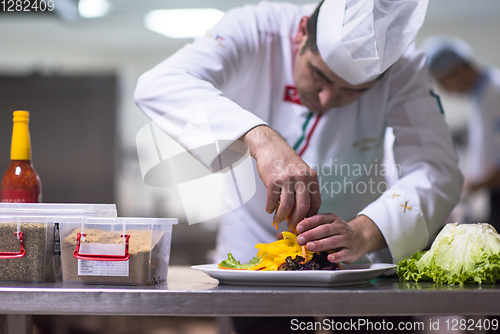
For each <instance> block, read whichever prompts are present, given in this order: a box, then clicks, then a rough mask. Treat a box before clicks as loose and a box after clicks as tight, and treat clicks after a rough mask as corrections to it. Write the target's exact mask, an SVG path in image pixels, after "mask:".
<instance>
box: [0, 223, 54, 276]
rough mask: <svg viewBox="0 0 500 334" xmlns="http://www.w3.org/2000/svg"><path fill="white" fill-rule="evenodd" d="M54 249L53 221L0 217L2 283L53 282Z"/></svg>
mask: <svg viewBox="0 0 500 334" xmlns="http://www.w3.org/2000/svg"><path fill="white" fill-rule="evenodd" d="M53 249H54V222H53V219H52V218H51V217H40V216H5V215H0V280H2V281H21V282H47V281H51V280H53V279H54V250H53Z"/></svg>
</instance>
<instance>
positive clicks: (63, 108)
mask: <svg viewBox="0 0 500 334" xmlns="http://www.w3.org/2000/svg"><path fill="white" fill-rule="evenodd" d="M52 1H53V4H54V9H55V10H54V11H51V12H48V11H45V12H33V11H32V12H24V13H14V12H7V11H6V8H5V7H3V5H4V3H5V5H8V1H0V172H1V173H3V171H4V170H6V169H7V166H8V164H9V151H10V139H11V131H12V112H13V111H14V110H17V109H25V110H29V111H30V112H31V116H30V118H31V122H30V129H31V141H32V151H33V162H34V166H35V168H36V170H37V171H38V173H39V175H40V177H41V180H42V187H43V201H44V202H88V203H116V205H117V208H118V214H119V215H120V216H151V217H176V218H179V221H180V224H179V225H178V226H175V228H174V235H173V243H172V253H171V264H175V265H189V264H199V263H205V262H208V261H210V256H209V255H210V250H211V249H213V248H214V246H215V233H216V222H207V223H200V224H195V225H188V224H187V222H186V216H185V214H184V211H183V207H182V203H181V201H180V199H179V195H178V193H177V191H176V190H175V189H172V188H155V187H151V186H148V185H146V184H145V183H144V182H143V179H142V175H141V171H140V168H139V163H138V158H137V150H136V144H135V139H136V134H137V132H138V131H139V129H141V128H142V127H143V126H144V125H146V124H147V123H148V121H149V119H148V118H146V116H144V114H143V113H142V112H141V111H140V110H139V108H138V107H137V106H136V105H135V103H134V100H133V94H134V89H135V86H136V82H137V79H138V77H139V76H140V75H141V74H142V73H144V72H145V71H147V70H149V69H150V68H152V67H153V66H155V65H156V64H158V63H159V62H161V61H162V60H164V59H165V58H167V57H168V56H170V55H171V54H173V53H174V52H175V51H176V50H178V49H179V48H181V47H182V46H183V45H185V44H186V43H190V42H191V41H192V40H193V39H192V38H169V37H166V36H164V35H162V34H159V33H157V32H154V31H152V30H149V29H148V28H146V25H145V17H146V15H147V14H148V13H149V12H150V11H153V10H157V9H180V8H214V9H217V10H219V11H222V12H225V11H227V10H229V9H231V8H233V7H238V6H242V5H244V4H246V3H257V2H258V1H256V0H253V1H252V0H182V1H175V0H80V1H79V2H78V1H77V0H52ZM31 2H32V3H33V2H35V0H32V1H31ZM40 2H41V1H38V5H40V4H39V3H40ZM46 2H47V3H48V1H46ZM289 2H293V3H296V4H303V3H306V1H301V0H291V1H289ZM23 3H25V2H24V1H23ZM2 7H3V8H2ZM79 8H80V12H79ZM499 17H500V1H498V0H476V1H470V0H430V2H429V9H428V14H427V18H426V23H425V25H424V27H423V28H422V29H421V31H420V33H419V35H418V38H417V44H418V43H419V42H420V41H422V40H423V39H425V38H426V37H428V36H430V35H434V34H449V35H455V36H457V37H460V38H462V39H464V40H465V41H466V42H468V43H469V44H470V45H471V46H472V48H473V49H474V51H475V56H476V59H477V60H478V62H479V63H480V64H488V65H492V66H496V67H500V37H499V33H500V20H499V19H498V18H499ZM199 21H200V20H199V19H198V20H197V22H198V23H199ZM195 23H196V22H194V23H193V24H192V25H193V26H194V25H195ZM209 24H210V23H209ZM174 30H176V31H177V32H179V28H177V29H174ZM438 92H439V93H440V94H441V97H442V102H443V105H444V109H445V115H446V120H447V121H448V124H449V126H450V128H451V130H452V132H453V135H454V138H455V140H456V144H457V149H458V151H459V153H460V156H461V162H462V163H463V157H464V154H465V151H464V143H465V140H466V138H465V136H466V129H467V109H466V104H465V100H463V99H461V98H457V97H455V96H450V95H446V94H444V93H443V92H440V91H438ZM470 208H472V211H473V214H472V215H471V216H470V217H469V219H473V220H479V221H480V220H484V219H486V217H487V214H488V211H487V210H488V207H487V196H486V194H482V193H479V194H477V195H476V199H475V200H474V201H473V204H471V205H470ZM457 217H460V212H459V214H458V215H457ZM50 319H51V318H50V317H45V318H39V319H38V323H43V322H44V321H46V322H47V323H49V324H50V323H52V324H53V322H51V320H50ZM61 319H62V320H61ZM64 319H67V320H64ZM92 319H93V320H92V321H85V322H84V321H82V322H81V324H86V326H93V327H95V328H94V329H93V330H92V329H88V330H87V331H85V333H91V332H92V333H98V332H99V333H101V332H103V333H104V332H113V333H118V332H120V333H139V332H143V333H146V332H147V333H158V334H159V333H216V332H218V329H217V328H218V327H217V326H216V322H214V320H213V319H210V320H207V319H197V320H196V319H195V320H196V321H184V320H182V319H180V320H179V319H174V318H170V319H163V320H162V321H160V319H159V318H154V319H152V318H150V319H149V320H147V321H146V320H144V319H143V321H138V320H136V318H135V317H133V318H131V317H118V318H116V317H115V318H113V317H107V318H98V317H94V318H92ZM73 321H74V318H72V317H69V318H68V317H66V318H64V317H63V318H59V320H58V322H59V327H57V328H59V329H58V330H57V331H53V332H54V333H56V332H57V333H59V332H60V333H63V332H68V333H69V331H64V330H61V328H66V327H64V326H65V325H64V326H63V324H66V323H72V322H73ZM155 321H157V322H158V326H156V327H155V325H153V324H154V322H155ZM207 321H208V322H207ZM219 321H220V319H219ZM117 323H118V324H121V325H122V327H123V330H121V329H120V330H119V328H118V327H117V326H116V324H117ZM146 323H147V324H149V326H150V327H151V330H146V327H145V324H146ZM61 326H63V327H61ZM189 326H191V327H189ZM79 328H80V329H82V328H83V327H81V326H80V325H79ZM103 328H109V331H107V330H105V329H104V330H103ZM111 328H112V329H111ZM120 328H121V327H120ZM134 328H135V329H134ZM148 328H149V327H148ZM79 333H80V332H79ZM82 333H83V332H82Z"/></svg>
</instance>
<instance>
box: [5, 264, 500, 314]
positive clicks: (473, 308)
mask: <svg viewBox="0 0 500 334" xmlns="http://www.w3.org/2000/svg"><path fill="white" fill-rule="evenodd" d="M0 314H61V315H62V314H87V315H173V316H231V315H266V316H269V315H276V316H283V315H292V316H298V315H302V316H305V315H315V316H334V315H336V316H349V315H356V316H377V315H469V316H470V315H500V285H498V284H497V285H482V286H479V285H466V286H462V287H460V286H447V285H437V284H433V283H423V284H418V283H409V282H401V281H400V280H399V279H397V278H382V279H374V280H372V281H371V282H370V284H365V285H357V286H344V287H336V288H310V287H262V286H260V287H257V286H231V285H218V282H217V280H214V279H212V278H210V277H208V276H206V275H205V274H204V273H202V272H199V271H195V270H192V269H190V268H188V267H171V268H170V269H169V274H168V280H167V282H166V284H164V285H162V286H158V287H111V286H92V285H73V284H63V283H57V284H38V285H33V284H14V283H0Z"/></svg>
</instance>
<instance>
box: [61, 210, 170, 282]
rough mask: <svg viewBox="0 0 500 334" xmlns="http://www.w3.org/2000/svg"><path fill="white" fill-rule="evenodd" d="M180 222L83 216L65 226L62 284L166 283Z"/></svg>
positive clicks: (62, 242) (63, 232) (62, 226)
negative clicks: (172, 247)
mask: <svg viewBox="0 0 500 334" xmlns="http://www.w3.org/2000/svg"><path fill="white" fill-rule="evenodd" d="M173 224H177V219H167V218H165V219H157V218H125V217H120V218H85V219H84V222H83V223H80V224H78V223H64V224H61V253H62V271H63V281H64V282H78V283H84V284H85V283H95V284H102V283H104V284H118V285H119V284H124V285H147V284H155V283H158V282H161V281H164V280H166V278H167V269H168V263H169V259H170V244H171V238H172V225H173Z"/></svg>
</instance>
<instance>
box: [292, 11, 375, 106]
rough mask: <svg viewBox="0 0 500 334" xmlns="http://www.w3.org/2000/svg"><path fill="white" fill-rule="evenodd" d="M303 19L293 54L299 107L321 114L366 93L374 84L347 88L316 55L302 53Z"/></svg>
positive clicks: (304, 29)
mask: <svg viewBox="0 0 500 334" xmlns="http://www.w3.org/2000/svg"><path fill="white" fill-rule="evenodd" d="M307 19H308V18H307V17H303V18H302V20H301V22H300V25H299V30H298V32H297V35H296V36H295V39H294V44H295V47H296V50H297V53H296V55H295V62H294V71H293V79H294V81H295V87H296V88H297V92H298V94H299V96H300V101H301V103H302V104H303V105H304V106H306V107H308V108H309V109H310V110H311V111H316V112H324V111H326V110H328V109H330V108H336V107H341V106H345V105H347V104H349V103H351V102H354V101H355V100H357V99H358V98H360V97H361V96H362V95H363V94H364V93H365V92H366V91H367V90H368V89H370V88H371V87H372V86H373V85H374V84H375V82H376V80H373V81H370V82H367V83H364V84H361V85H351V84H349V83H348V82H347V81H345V80H343V79H342V78H340V77H339V76H337V75H336V74H335V73H334V72H332V71H331V70H330V68H329V67H328V66H327V65H326V63H325V62H324V61H323V59H322V58H321V56H320V55H319V54H314V53H313V52H312V51H311V50H310V49H309V48H306V49H304V45H305V44H306V41H307Z"/></svg>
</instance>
